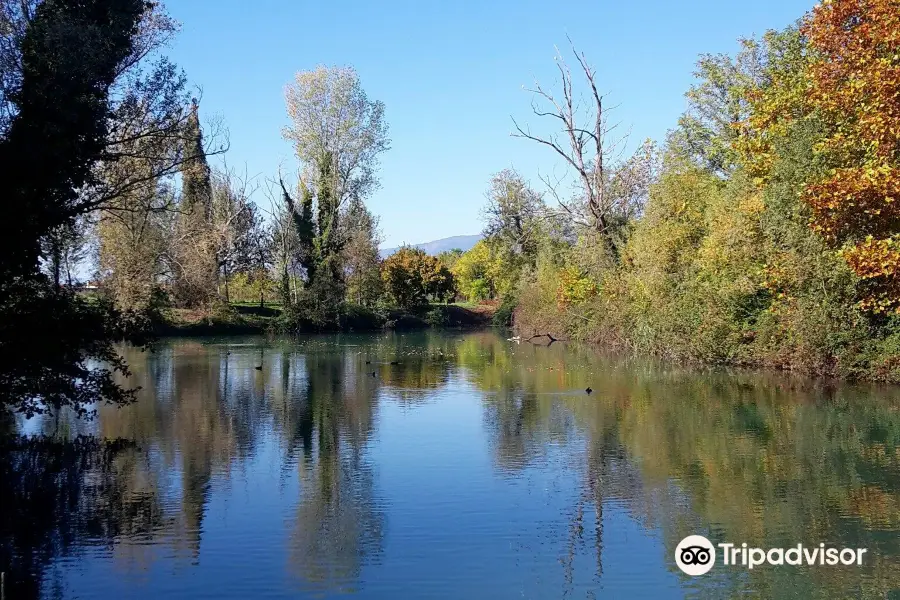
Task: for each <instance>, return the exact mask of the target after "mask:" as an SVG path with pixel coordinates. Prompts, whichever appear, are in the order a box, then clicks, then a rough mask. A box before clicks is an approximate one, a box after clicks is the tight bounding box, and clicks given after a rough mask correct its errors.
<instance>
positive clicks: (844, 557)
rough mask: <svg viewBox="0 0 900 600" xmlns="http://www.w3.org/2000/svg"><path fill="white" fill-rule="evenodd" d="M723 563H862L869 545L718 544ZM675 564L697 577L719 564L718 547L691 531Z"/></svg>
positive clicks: (729, 564) (680, 546) (831, 564)
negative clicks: (717, 560)
mask: <svg viewBox="0 0 900 600" xmlns="http://www.w3.org/2000/svg"><path fill="white" fill-rule="evenodd" d="M718 548H719V549H720V550H719V554H720V556H721V558H722V564H723V565H726V566H742V567H746V568H747V569H753V568H754V567H758V566H760V565H766V564H768V565H776V566H780V565H790V566H799V565H808V566H834V565H838V564H841V565H861V564H862V561H863V554H865V553H866V552H867V551H868V550H867V549H866V548H840V549H838V548H826V547H825V544H819V545H818V546H812V547H808V546H804V545H803V544H797V545H796V546H792V547H790V548H770V549H768V550H764V549H762V548H748V547H747V544H741V545H740V546H737V545H736V544H727V543H722V544H718ZM675 564H677V565H678V568H679V569H681V570H682V571H684V572H685V573H687V574H688V575H691V576H693V577H696V576H697V575H703V574H704V573H707V572H709V570H710V569H712V568H713V565H715V564H716V549H715V547H714V546H713V543H712V542H710V541H709V540H708V539H706V538H705V537H703V536H702V535H689V536H687V537H686V538H684V539H683V540H681V542H679V544H678V546H677V547H676V548H675Z"/></svg>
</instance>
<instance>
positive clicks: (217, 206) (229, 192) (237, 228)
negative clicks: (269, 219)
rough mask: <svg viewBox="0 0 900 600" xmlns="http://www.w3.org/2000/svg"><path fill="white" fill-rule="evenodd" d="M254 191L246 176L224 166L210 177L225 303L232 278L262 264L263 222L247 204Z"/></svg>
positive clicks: (213, 228)
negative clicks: (235, 274) (236, 273)
mask: <svg viewBox="0 0 900 600" xmlns="http://www.w3.org/2000/svg"><path fill="white" fill-rule="evenodd" d="M257 187H258V186H257V184H256V182H255V180H254V179H252V178H250V177H248V176H247V174H246V172H245V173H244V174H243V175H240V174H238V173H237V172H235V171H234V170H233V169H231V168H229V167H228V166H227V165H225V167H224V168H223V169H221V170H214V171H213V173H212V207H211V215H210V229H211V234H212V236H213V246H214V249H215V256H216V264H217V267H218V272H219V276H220V277H221V278H222V281H223V283H224V291H225V298H224V299H225V301H226V302H229V301H230V297H229V290H228V282H229V279H230V277H231V275H232V274H234V273H235V272H238V271H249V270H251V269H253V268H255V267H257V266H260V265H259V263H260V262H264V259H263V258H262V254H263V252H262V251H261V249H262V247H263V246H264V245H265V244H264V243H263V241H262V239H261V238H262V236H263V235H264V234H263V232H262V222H261V220H260V218H259V213H258V211H257V208H256V205H255V204H254V203H253V202H252V201H251V200H250V197H251V196H252V195H253V193H254V192H255V191H256V189H257Z"/></svg>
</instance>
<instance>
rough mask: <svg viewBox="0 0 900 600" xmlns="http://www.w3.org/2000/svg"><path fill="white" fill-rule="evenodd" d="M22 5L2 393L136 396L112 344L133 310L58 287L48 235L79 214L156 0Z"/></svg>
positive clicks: (0, 335)
mask: <svg viewBox="0 0 900 600" xmlns="http://www.w3.org/2000/svg"><path fill="white" fill-rule="evenodd" d="M9 4H10V3H7V4H6V5H5V6H4V11H5V12H6V13H9V12H10V11H9ZM19 4H20V6H24V7H26V10H24V11H23V12H22V14H21V15H20V16H21V17H22V18H21V19H20V20H19V21H17V23H16V25H15V26H10V27H8V28H7V29H6V30H4V31H3V32H2V35H3V37H4V47H5V48H9V47H14V48H15V49H16V50H17V53H18V55H17V57H18V60H17V61H16V65H20V66H21V67H20V70H18V71H16V72H14V73H12V74H10V73H4V76H3V78H4V84H3V90H2V91H3V96H2V98H0V101H2V104H3V111H2V112H3V114H4V119H3V125H4V127H5V129H4V130H3V131H2V133H0V136H2V137H0V164H3V165H4V172H5V176H4V178H3V181H2V183H0V186H2V188H0V194H2V197H3V199H4V201H5V202H6V203H7V204H8V205H9V206H15V207H16V214H17V217H18V218H17V219H6V220H3V221H2V223H0V370H2V371H0V402H3V403H4V404H11V405H12V406H14V407H16V408H18V409H19V410H22V411H24V412H26V413H34V412H39V411H41V410H44V409H45V408H46V407H47V406H48V405H49V406H54V405H55V406H59V405H63V404H70V405H72V406H74V407H75V408H76V410H81V411H84V410H86V409H87V405H89V404H90V403H93V402H96V401H97V400H101V399H106V400H113V401H126V400H128V399H129V394H128V392H127V391H126V390H124V389H123V388H121V387H120V386H119V385H117V384H116V383H115V382H114V380H113V374H112V371H114V370H118V371H126V370H127V367H126V365H125V363H124V361H123V360H122V358H121V357H120V356H119V355H118V354H117V353H116V352H115V350H114V348H113V345H112V343H113V341H115V340H116V339H119V338H121V337H122V336H124V335H127V334H128V333H129V327H128V326H129V325H130V324H132V323H133V321H130V320H128V319H122V318H121V317H120V315H117V314H116V313H114V312H112V311H110V310H108V309H107V307H105V306H102V305H90V304H88V303H86V302H84V301H81V300H79V299H78V298H76V297H75V296H74V295H73V294H71V292H68V291H62V290H61V291H56V290H54V288H53V285H52V283H51V282H50V281H49V280H48V278H47V277H46V276H45V275H43V274H42V273H41V272H40V269H39V262H40V260H41V257H42V255H43V253H42V249H41V241H42V239H43V238H44V236H46V235H48V234H49V233H50V232H51V231H52V230H54V229H55V228H57V227H60V226H64V225H70V224H72V222H73V220H74V219H75V217H77V216H78V214H79V211H80V207H79V205H78V200H79V190H80V189H83V188H85V187H90V186H91V184H92V183H93V168H94V166H95V165H96V163H97V161H98V160H100V159H102V158H103V153H104V150H105V149H106V142H107V136H108V133H109V128H110V123H111V122H113V121H114V115H113V114H112V111H111V106H110V96H109V91H110V88H111V87H112V85H113V83H114V82H115V80H116V78H117V76H118V75H120V73H121V72H122V68H123V65H126V64H128V63H129V61H130V60H132V59H133V58H134V52H135V43H134V41H135V37H136V36H137V34H138V32H139V26H140V22H141V19H142V17H144V16H145V15H146V14H147V12H148V11H150V10H151V9H152V4H151V3H149V2H145V1H142V0H84V1H82V2H77V3H73V2H67V1H64V0H45V1H44V2H41V3H39V4H36V3H28V2H26V3H19ZM63 99H64V101H63ZM90 359H99V361H100V362H101V363H104V362H105V363H106V364H107V365H110V367H109V368H102V367H95V366H92V364H91V363H89V360H90Z"/></svg>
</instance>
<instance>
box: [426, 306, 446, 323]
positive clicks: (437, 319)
mask: <svg viewBox="0 0 900 600" xmlns="http://www.w3.org/2000/svg"><path fill="white" fill-rule="evenodd" d="M425 322H426V323H428V324H429V325H430V326H431V327H447V326H448V325H450V315H449V314H448V313H447V311H446V310H444V308H443V307H441V306H436V307H434V308H432V309H431V310H429V311H428V312H427V313H425Z"/></svg>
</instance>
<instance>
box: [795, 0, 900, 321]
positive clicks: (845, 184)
mask: <svg viewBox="0 0 900 600" xmlns="http://www.w3.org/2000/svg"><path fill="white" fill-rule="evenodd" d="M802 33H803V35H805V36H806V37H807V38H808V40H809V49H810V54H811V61H810V63H809V66H808V70H807V73H806V76H807V82H808V86H809V88H808V96H807V102H808V105H809V109H810V110H811V111H814V112H815V113H816V115H817V116H818V118H819V119H821V121H822V122H823V124H824V127H825V130H826V135H825V137H824V139H823V140H822V141H821V143H820V145H819V147H818V148H817V151H818V152H820V153H821V154H822V155H823V156H824V157H825V160H826V161H827V162H828V164H830V165H831V170H830V171H829V172H828V173H827V175H825V177H823V178H822V179H820V180H818V181H814V182H812V183H811V184H810V185H809V186H808V187H807V188H806V190H805V191H804V193H803V199H804V200H805V201H806V202H807V203H808V204H809V205H810V206H811V207H812V209H813V213H814V217H813V228H814V229H815V230H816V231H819V232H821V233H822V235H824V236H825V237H826V238H827V239H828V240H830V241H832V242H833V243H834V244H836V245H837V246H839V247H840V248H841V253H842V254H843V256H844V258H845V259H846V260H847V262H848V264H849V265H850V267H851V268H852V269H853V270H854V271H855V272H856V274H857V275H858V276H859V277H860V278H861V279H862V306H864V307H865V308H868V309H871V310H873V311H875V312H883V311H900V5H898V3H897V2H896V0H831V1H826V2H824V3H823V4H822V5H820V6H817V7H816V8H815V9H814V10H813V12H812V14H811V16H810V17H809V18H807V19H806V21H805V22H804V24H803V27H802Z"/></svg>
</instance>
